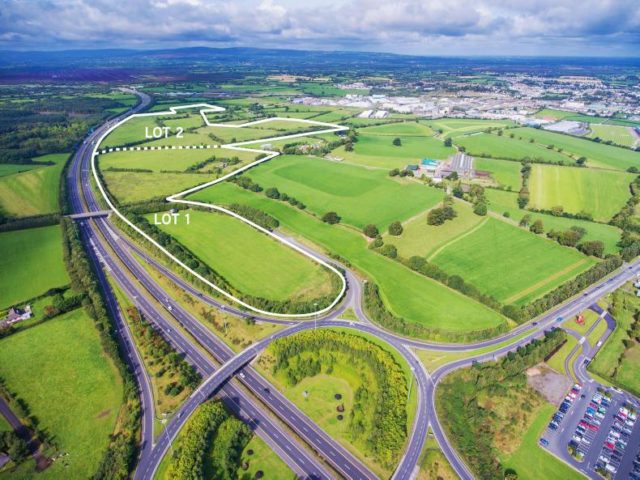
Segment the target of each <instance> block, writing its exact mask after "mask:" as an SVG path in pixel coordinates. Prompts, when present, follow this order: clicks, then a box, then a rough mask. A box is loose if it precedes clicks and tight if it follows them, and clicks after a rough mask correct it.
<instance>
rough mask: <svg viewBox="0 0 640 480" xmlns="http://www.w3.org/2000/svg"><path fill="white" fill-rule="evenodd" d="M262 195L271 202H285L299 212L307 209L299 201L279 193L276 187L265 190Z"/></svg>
mask: <svg viewBox="0 0 640 480" xmlns="http://www.w3.org/2000/svg"><path fill="white" fill-rule="evenodd" d="M264 194H265V195H266V196H267V198H270V199H271V200H282V201H283V202H287V203H288V204H289V205H291V206H293V207H296V208H299V209H300V210H304V209H305V208H307V206H306V205H305V204H304V203H302V202H301V201H300V200H298V199H297V198H294V197H291V196H289V195H287V194H286V193H281V192H280V191H279V190H278V189H277V188H276V187H270V188H267V189H266V190H265V192H264Z"/></svg>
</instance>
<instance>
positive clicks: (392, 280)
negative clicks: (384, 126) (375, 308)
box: [192, 183, 505, 332]
mask: <svg viewBox="0 0 640 480" xmlns="http://www.w3.org/2000/svg"><path fill="white" fill-rule="evenodd" d="M192 198H193V199H194V200H201V201H207V202H212V203H216V204H231V203H240V204H246V205H250V206H252V207H255V208H259V209H262V210H263V211H265V212H267V213H269V214H271V215H273V216H274V217H276V218H278V220H280V223H281V226H282V227H284V228H285V229H286V230H287V231H289V232H292V233H294V234H296V235H298V236H303V237H306V238H307V239H308V240H310V241H312V242H313V243H315V244H316V245H319V246H321V247H323V248H325V249H326V250H328V251H330V252H333V253H335V254H338V255H340V256H342V257H344V258H346V259H347V260H349V261H350V262H351V263H352V264H353V266H354V267H355V268H357V269H359V270H361V271H362V272H364V273H365V274H366V275H368V276H369V277H370V278H371V280H373V281H374V282H376V283H377V284H378V285H379V286H380V289H381V293H382V296H383V300H384V302H385V303H386V305H387V306H388V308H389V309H390V310H391V311H392V312H393V313H394V314H395V315H397V316H401V317H403V318H405V319H407V321H409V322H416V323H419V324H423V325H425V326H428V327H438V328H442V329H445V330H447V331H451V332H469V331H477V330H483V329H487V328H494V327H497V326H499V325H503V324H504V323H505V319H504V317H502V316H500V315H499V314H497V313H496V312H494V311H493V310H490V309H489V308H487V307H485V306H484V305H481V304H479V303H478V302H475V301H473V300H471V299H469V298H468V297H465V296H463V295H462V294H459V293H457V292H455V291H453V290H450V289H448V288H446V287H444V286H443V285H441V284H439V283H437V282H436V281H434V280H431V279H429V278H426V277H423V276H421V275H418V274H417V273H414V272H412V271H410V270H408V269H407V268H406V267H404V266H403V265H400V264H399V263H397V262H395V261H393V260H391V259H388V258H386V257H383V256H381V255H379V254H378V253H376V252H373V251H371V250H369V249H367V243H366V240H365V239H364V238H363V236H362V235H361V234H359V233H357V232H354V231H352V230H351V229H348V228H344V227H341V226H339V225H327V224H325V223H322V222H321V221H319V220H318V219H316V218H314V217H312V216H311V215H309V214H308V213H305V212H303V211H300V210H298V209H296V208H293V207H290V206H289V205H287V204H285V203H283V202H280V201H276V200H270V199H268V198H267V197H265V196H264V195H261V194H254V193H252V192H249V191H247V190H243V189H242V188H240V187H238V186H236V185H233V184H229V183H224V184H220V185H216V186H214V187H210V188H208V189H206V190H203V191H201V192H198V193H196V194H194V195H193V196H192Z"/></svg>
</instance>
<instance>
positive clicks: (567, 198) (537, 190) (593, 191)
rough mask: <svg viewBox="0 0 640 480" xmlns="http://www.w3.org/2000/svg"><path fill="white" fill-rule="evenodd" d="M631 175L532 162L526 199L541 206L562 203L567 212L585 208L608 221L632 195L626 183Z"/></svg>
mask: <svg viewBox="0 0 640 480" xmlns="http://www.w3.org/2000/svg"><path fill="white" fill-rule="evenodd" d="M634 178H635V175H633V174H629V173H622V172H614V171H608V170H594V169H588V168H570V167H558V166H555V165H533V168H532V170H531V177H530V179H529V191H530V195H531V196H530V201H529V203H530V206H531V207H533V208H537V209H543V210H550V209H551V208H553V207H555V206H562V207H563V208H564V210H565V211H566V212H569V213H580V212H587V213H590V214H591V215H593V218H594V219H595V220H600V221H603V222H607V221H608V220H610V219H611V217H613V215H615V214H616V213H617V212H618V211H619V210H620V209H621V208H622V207H623V206H624V204H625V203H626V201H627V200H628V198H629V197H630V196H631V193H630V191H629V184H630V183H631V182H632V181H633V179H634Z"/></svg>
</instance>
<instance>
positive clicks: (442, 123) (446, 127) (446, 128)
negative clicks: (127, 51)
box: [427, 118, 513, 137]
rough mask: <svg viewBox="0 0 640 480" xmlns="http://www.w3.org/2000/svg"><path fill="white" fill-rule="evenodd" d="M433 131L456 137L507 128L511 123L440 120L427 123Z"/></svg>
mask: <svg viewBox="0 0 640 480" xmlns="http://www.w3.org/2000/svg"><path fill="white" fill-rule="evenodd" d="M427 124H428V125H429V126H430V127H431V128H432V129H433V130H436V131H438V130H442V135H443V136H444V137H458V136H461V135H469V134H472V133H476V132H482V131H483V130H485V129H487V128H489V127H493V128H496V127H507V126H510V125H512V124H513V123H512V122H511V121H509V120H473V119H463V118H442V119H439V120H434V121H430V122H427Z"/></svg>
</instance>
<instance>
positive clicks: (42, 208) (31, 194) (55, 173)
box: [0, 153, 68, 217]
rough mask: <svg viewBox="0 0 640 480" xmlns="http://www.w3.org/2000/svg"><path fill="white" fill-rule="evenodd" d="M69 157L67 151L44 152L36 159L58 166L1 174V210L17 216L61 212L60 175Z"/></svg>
mask: <svg viewBox="0 0 640 480" xmlns="http://www.w3.org/2000/svg"><path fill="white" fill-rule="evenodd" d="M67 158H68V155H67V154H66V153H55V154H51V155H44V156H42V157H37V158H35V159H34V160H37V161H40V162H47V161H51V162H55V165H50V166H39V167H37V168H34V169H33V170H29V171H26V172H22V173H16V174H13V175H6V176H0V210H3V211H5V212H6V213H7V214H9V215H12V216H15V217H29V216H31V215H40V214H45V213H53V212H57V211H58V210H59V205H58V195H59V192H60V175H61V173H62V169H63V168H64V163H65V161H66V160H67Z"/></svg>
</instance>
